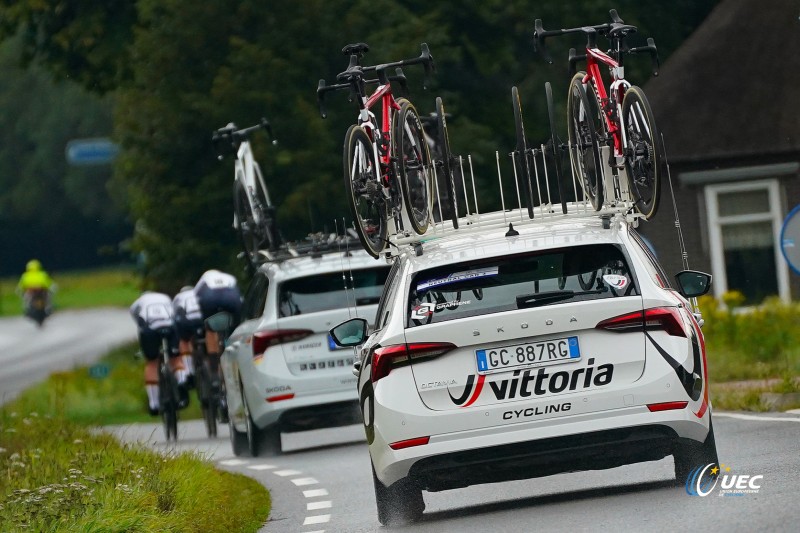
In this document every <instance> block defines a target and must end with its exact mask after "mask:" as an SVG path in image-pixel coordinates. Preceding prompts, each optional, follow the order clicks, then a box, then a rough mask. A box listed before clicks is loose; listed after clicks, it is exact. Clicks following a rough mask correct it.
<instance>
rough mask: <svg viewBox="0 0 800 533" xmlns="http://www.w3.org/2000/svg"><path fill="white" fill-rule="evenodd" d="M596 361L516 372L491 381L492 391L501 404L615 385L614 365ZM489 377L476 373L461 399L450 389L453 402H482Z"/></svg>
mask: <svg viewBox="0 0 800 533" xmlns="http://www.w3.org/2000/svg"><path fill="white" fill-rule="evenodd" d="M594 363H595V360H594V358H590V359H589V360H588V361H587V366H585V367H581V368H575V369H573V370H559V371H557V372H548V370H553V369H552V368H551V367H540V368H528V369H526V370H515V371H514V372H513V373H512V375H511V378H506V379H501V380H498V381H490V382H489V390H490V391H491V392H492V394H493V395H494V397H495V399H496V400H498V401H503V400H511V399H514V398H528V397H531V396H544V395H545V394H548V393H550V394H558V393H560V392H564V391H575V390H581V389H588V388H589V387H593V386H594V387H602V386H604V385H608V384H609V383H611V379H612V378H613V376H614V365H613V364H611V363H606V364H603V365H598V366H597V367H595V366H594ZM485 378H486V376H485V375H479V376H478V377H477V380H476V378H475V375H474V374H470V375H469V376H468V377H467V382H466V385H465V387H464V390H463V392H462V393H461V396H458V397H455V396H453V394H452V392H450V389H449V388H448V390H447V392H448V394H449V396H450V400H451V401H452V402H453V403H454V404H455V405H458V406H460V407H469V406H470V405H472V404H473V403H475V401H476V400H477V399H478V396H480V394H481V392H482V391H483V388H484V387H483V385H484V381H485Z"/></svg>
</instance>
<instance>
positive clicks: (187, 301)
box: [172, 285, 203, 386]
mask: <svg viewBox="0 0 800 533" xmlns="http://www.w3.org/2000/svg"><path fill="white" fill-rule="evenodd" d="M172 311H173V313H174V316H175V327H176V328H177V330H178V354H179V355H180V357H181V361H182V362H183V366H184V367H185V368H186V373H187V376H186V379H187V382H188V383H189V386H193V384H194V360H193V358H192V357H193V354H192V352H193V341H194V339H195V336H196V335H197V334H198V332H202V330H203V314H202V313H201V312H200V304H198V303H197V297H196V296H195V295H194V287H192V286H190V285H187V286H185V287H182V288H181V290H180V291H179V292H178V294H176V295H175V298H173V299H172Z"/></svg>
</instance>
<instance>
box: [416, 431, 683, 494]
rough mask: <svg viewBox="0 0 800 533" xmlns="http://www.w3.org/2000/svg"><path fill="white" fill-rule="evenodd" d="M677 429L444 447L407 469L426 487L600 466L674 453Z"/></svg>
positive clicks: (530, 476) (540, 475)
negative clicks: (446, 449)
mask: <svg viewBox="0 0 800 533" xmlns="http://www.w3.org/2000/svg"><path fill="white" fill-rule="evenodd" d="M677 440H678V434H677V433H676V432H675V431H674V430H673V429H672V428H670V427H667V426H660V425H652V426H639V427H634V428H620V429H613V430H605V431H595V432H591V433H582V434H579V435H569V436H562V437H553V438H549V439H541V440H535V441H527V442H520V443H514V444H503V445H500V446H491V447H487V448H480V449H474V450H465V451H460V452H452V453H444V454H441V455H435V456H431V457H427V458H424V459H421V460H419V461H417V462H415V463H414V464H413V465H412V466H411V468H410V470H409V473H408V476H409V478H411V479H412V480H414V482H415V483H416V484H418V485H419V486H420V487H421V488H423V489H425V490H428V491H437V490H445V489H454V488H459V487H466V486H469V485H477V484H480V483H494V482H498V481H510V480H514V479H530V478H535V477H542V476H549V475H552V474H558V473H562V472H577V471H582V470H602V469H606V468H614V467H617V466H622V465H625V464H629V463H636V462H642V461H655V460H658V459H661V458H663V457H666V456H667V455H670V454H671V453H672V450H673V446H674V444H675V443H676V442H677Z"/></svg>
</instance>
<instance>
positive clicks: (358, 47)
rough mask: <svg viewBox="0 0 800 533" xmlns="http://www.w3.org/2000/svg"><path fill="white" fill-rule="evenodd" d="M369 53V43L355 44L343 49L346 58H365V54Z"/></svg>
mask: <svg viewBox="0 0 800 533" xmlns="http://www.w3.org/2000/svg"><path fill="white" fill-rule="evenodd" d="M367 52H369V45H368V44H367V43H353V44H348V45H346V46H345V47H344V48H342V53H343V54H344V55H346V56H349V55H353V54H355V55H357V56H358V57H364V54H365V53H367Z"/></svg>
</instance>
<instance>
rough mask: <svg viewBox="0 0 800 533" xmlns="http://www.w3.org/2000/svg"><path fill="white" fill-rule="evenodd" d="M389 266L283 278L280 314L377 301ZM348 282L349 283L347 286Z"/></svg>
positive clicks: (279, 297)
mask: <svg viewBox="0 0 800 533" xmlns="http://www.w3.org/2000/svg"><path fill="white" fill-rule="evenodd" d="M388 274H389V267H388V266H382V267H378V268H367V269H361V270H352V271H350V270H346V271H345V272H344V275H342V273H341V272H330V273H327V274H316V275H314V276H305V277H302V278H295V279H292V280H288V281H284V282H283V283H281V284H280V287H279V292H278V315H279V316H281V317H287V316H296V315H302V314H308V313H317V312H319V311H328V310H330V309H343V308H347V307H348V306H353V305H371V304H377V303H378V301H379V300H380V297H381V291H382V290H383V284H384V282H385V281H386V276H387V275H388ZM345 284H346V285H345Z"/></svg>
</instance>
